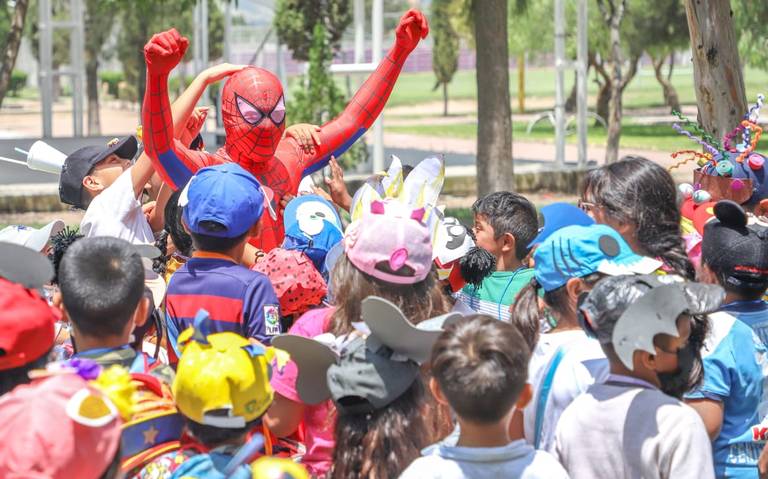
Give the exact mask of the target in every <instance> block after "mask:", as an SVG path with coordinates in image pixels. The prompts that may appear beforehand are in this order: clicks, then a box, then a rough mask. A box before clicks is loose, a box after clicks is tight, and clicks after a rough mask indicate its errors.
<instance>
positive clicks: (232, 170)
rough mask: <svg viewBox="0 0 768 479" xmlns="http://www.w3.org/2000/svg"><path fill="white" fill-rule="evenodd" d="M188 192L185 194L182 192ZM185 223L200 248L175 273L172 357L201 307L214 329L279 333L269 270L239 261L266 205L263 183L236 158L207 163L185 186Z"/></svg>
mask: <svg viewBox="0 0 768 479" xmlns="http://www.w3.org/2000/svg"><path fill="white" fill-rule="evenodd" d="M183 197H184V195H182V198H183ZM186 199H187V203H186V205H182V206H183V208H184V210H183V221H184V225H185V227H186V228H187V230H188V231H189V234H190V235H191V236H192V243H193V244H194V247H195V252H194V253H193V254H192V258H191V259H190V260H189V261H187V262H186V263H185V264H184V265H183V266H182V267H181V268H179V269H178V270H177V271H176V273H175V274H174V275H173V276H172V277H171V282H170V284H169V285H168V295H167V300H166V308H167V315H168V321H167V325H168V340H169V343H170V344H171V346H172V348H171V349H172V350H170V351H169V354H170V356H171V363H172V364H173V363H175V362H176V358H178V357H179V351H178V349H177V347H176V344H177V338H178V336H179V333H180V332H181V331H184V330H185V329H187V328H188V327H189V326H191V325H192V320H193V319H194V316H195V314H197V311H199V310H200V309H204V310H206V311H208V313H209V314H210V315H211V319H210V320H211V324H212V326H211V330H212V331H214V332H223V331H231V332H236V333H238V334H241V335H242V336H245V337H247V338H255V339H257V340H258V341H261V342H262V343H264V344H269V343H270V342H271V341H272V337H273V336H275V335H277V334H280V331H281V330H280V309H279V303H278V300H277V296H275V291H274V289H272V285H271V284H270V283H269V280H268V279H267V277H266V276H264V275H263V274H261V273H257V272H256V271H251V270H249V269H248V268H246V267H245V266H242V265H241V264H240V262H241V260H242V257H243V253H244V251H245V246H246V244H247V243H248V238H249V237H250V236H258V234H259V219H260V218H261V215H262V212H263V211H264V194H263V193H262V189H261V185H260V184H259V182H258V181H257V180H256V178H254V177H253V175H251V174H250V173H248V172H247V171H245V170H244V169H243V168H242V167H241V166H239V165H237V164H235V163H225V164H222V165H217V166H212V167H208V168H203V169H201V170H199V171H198V172H197V174H196V175H195V176H194V177H193V179H192V180H190V182H189V183H188V184H187V188H186Z"/></svg>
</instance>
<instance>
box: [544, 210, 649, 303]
mask: <svg viewBox="0 0 768 479" xmlns="http://www.w3.org/2000/svg"><path fill="white" fill-rule="evenodd" d="M533 259H534V262H535V268H534V275H535V277H536V281H537V282H538V283H539V285H541V287H542V288H544V291H554V290H556V289H557V288H560V287H561V286H563V285H565V283H567V282H568V280H569V279H571V278H581V277H584V276H588V275H590V274H592V273H603V274H607V275H610V276H618V275H622V274H650V273H652V272H653V271H655V270H657V269H658V268H659V267H661V265H662V262H661V261H658V260H656V259H653V258H648V257H645V256H640V255H638V254H636V253H635V252H633V251H632V249H631V248H630V247H629V245H628V244H627V242H626V241H624V238H622V237H621V235H620V234H619V233H617V232H616V230H614V229H613V228H611V227H609V226H605V225H598V224H595V225H590V226H566V227H565V228H562V229H560V230H558V231H556V232H554V233H553V234H552V235H551V236H550V237H549V238H547V239H546V240H544V241H543V242H542V243H541V244H540V245H539V247H538V248H537V249H536V252H535V253H534V254H533Z"/></svg>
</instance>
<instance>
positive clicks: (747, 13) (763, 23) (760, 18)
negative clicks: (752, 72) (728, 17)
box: [731, 0, 768, 101]
mask: <svg viewBox="0 0 768 479" xmlns="http://www.w3.org/2000/svg"><path fill="white" fill-rule="evenodd" d="M731 8H732V9H733V23H734V27H735V30H736V34H737V35H739V56H740V57H741V60H742V61H743V62H745V63H747V64H748V65H750V66H753V67H756V68H760V69H762V70H768V2H766V1H764V0H762V1H755V0H732V1H731ZM748 100H750V101H751V100H752V99H751V98H748Z"/></svg>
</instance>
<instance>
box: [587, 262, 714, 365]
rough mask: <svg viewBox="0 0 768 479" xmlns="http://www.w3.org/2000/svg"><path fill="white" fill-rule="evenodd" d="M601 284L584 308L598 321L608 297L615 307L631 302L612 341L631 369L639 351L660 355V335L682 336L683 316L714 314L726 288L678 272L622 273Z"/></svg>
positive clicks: (621, 357)
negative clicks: (657, 340)
mask: <svg viewBox="0 0 768 479" xmlns="http://www.w3.org/2000/svg"><path fill="white" fill-rule="evenodd" d="M601 283H604V284H602V287H600V283H598V287H596V288H595V289H593V290H592V291H591V292H590V293H589V295H588V296H587V299H586V300H585V301H584V303H583V304H582V306H581V307H580V310H581V312H582V313H583V314H584V315H585V316H586V317H587V319H588V321H589V322H590V323H592V324H594V323H595V319H596V318H599V317H600V315H601V314H605V310H606V306H607V304H608V303H609V300H608V298H610V297H613V299H612V300H610V304H612V305H613V307H614V308H615V307H617V306H616V304H617V303H618V304H619V305H622V304H623V305H627V304H628V303H629V304H628V305H627V306H626V309H625V310H624V312H623V313H621V316H619V319H618V320H617V321H616V323H615V325H614V327H613V332H612V334H611V340H610V343H611V344H612V346H613V348H614V350H615V351H616V355H617V356H618V357H619V360H620V361H621V362H622V364H624V366H626V367H627V368H628V369H629V370H633V368H634V364H633V359H632V357H633V355H634V352H635V351H646V352H648V353H650V354H656V348H655V347H654V345H653V338H654V337H655V336H656V335H658V334H668V335H670V336H674V337H678V336H679V334H678V331H677V319H678V318H679V317H680V315H682V314H689V315H692V316H696V315H701V314H709V313H712V312H714V311H717V310H718V309H719V308H720V305H721V304H722V302H723V300H724V299H725V291H724V290H723V288H722V287H720V286H718V285H710V284H703V283H693V282H685V281H683V279H682V278H681V277H679V276H676V275H665V276H658V275H640V276H619V277H615V278H608V279H607V280H603V282H601ZM640 291H642V292H641V293H640V294H641V296H640V297H639V298H638V297H637V293H638V292H640ZM630 298H636V299H634V300H631V299H630ZM618 307H621V306H618Z"/></svg>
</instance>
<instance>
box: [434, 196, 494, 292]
mask: <svg viewBox="0 0 768 479" xmlns="http://www.w3.org/2000/svg"><path fill="white" fill-rule="evenodd" d="M435 214H437V215H438V217H439V218H440V221H439V223H438V225H437V228H436V231H435V237H434V240H433V241H432V244H433V251H432V257H433V259H434V263H435V266H436V269H437V276H438V278H439V279H440V281H447V282H448V285H449V286H450V288H451V291H453V292H457V291H459V290H460V289H461V288H463V287H464V285H466V284H467V283H469V284H475V285H479V284H480V283H481V282H482V281H483V279H485V278H486V277H487V276H488V275H490V274H491V273H493V271H494V270H495V269H496V258H494V257H493V256H492V255H491V254H490V253H488V252H487V251H485V250H484V249H482V248H478V247H476V246H475V241H474V239H473V237H472V232H471V231H470V230H469V229H467V227H465V226H464V225H462V224H461V223H460V222H459V220H458V219H456V218H452V217H450V216H448V217H444V216H443V214H442V212H440V211H439V210H436V211H435Z"/></svg>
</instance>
